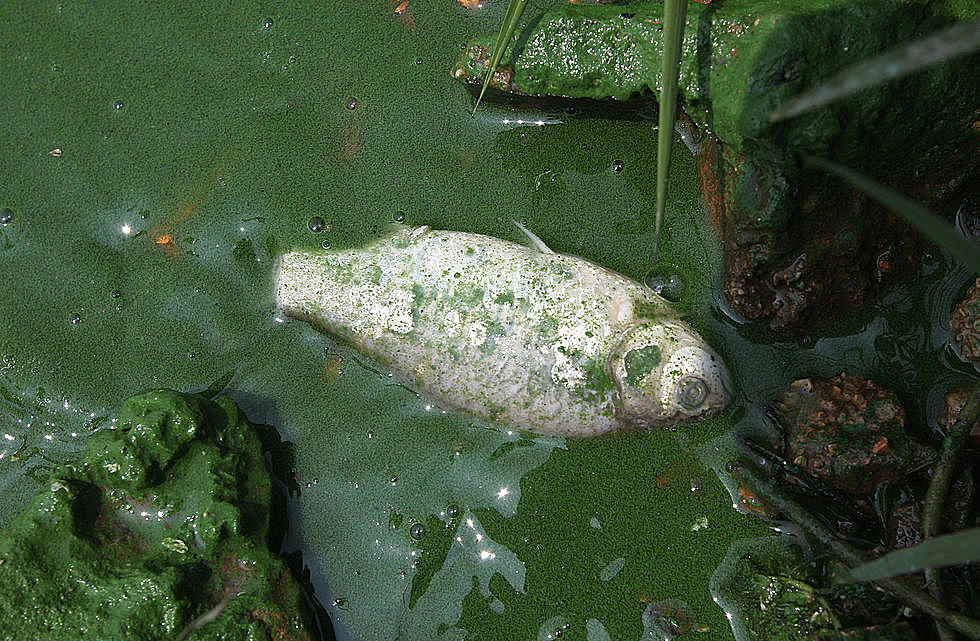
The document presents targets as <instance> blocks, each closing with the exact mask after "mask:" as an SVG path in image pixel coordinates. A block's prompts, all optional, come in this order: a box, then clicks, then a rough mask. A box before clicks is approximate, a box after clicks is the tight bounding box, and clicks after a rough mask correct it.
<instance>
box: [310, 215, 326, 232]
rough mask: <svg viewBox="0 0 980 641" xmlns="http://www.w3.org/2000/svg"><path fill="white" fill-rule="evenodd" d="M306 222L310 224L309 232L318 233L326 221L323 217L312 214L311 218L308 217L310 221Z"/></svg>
mask: <svg viewBox="0 0 980 641" xmlns="http://www.w3.org/2000/svg"><path fill="white" fill-rule="evenodd" d="M307 224H308V225H309V226H310V231H311V232H313V233H314V234H319V233H320V232H321V231H323V227H324V225H325V224H326V223H324V222H323V219H322V218H320V217H319V216H314V217H313V218H310V222H309V223H307Z"/></svg>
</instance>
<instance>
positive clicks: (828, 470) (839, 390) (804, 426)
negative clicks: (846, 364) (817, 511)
mask: <svg viewBox="0 0 980 641" xmlns="http://www.w3.org/2000/svg"><path fill="white" fill-rule="evenodd" d="M776 411H777V413H778V416H779V418H780V419H781V422H782V424H783V427H784V430H785V431H784V433H785V439H786V454H785V458H786V459H787V460H789V461H791V462H792V463H793V464H794V465H796V466H797V467H799V468H801V469H803V470H805V471H806V472H808V473H809V474H811V475H813V476H815V477H817V478H819V479H822V480H824V481H826V482H827V483H829V484H830V485H832V486H834V487H837V488H839V489H842V490H844V491H845V492H849V493H851V494H854V495H865V494H870V493H871V492H872V491H874V489H875V488H876V487H878V486H879V485H881V484H884V483H887V482H889V481H891V480H894V479H896V478H898V477H900V476H902V475H904V474H907V473H909V472H910V471H912V470H914V469H918V468H919V467H921V466H922V464H923V463H925V462H927V461H928V460H929V459H930V458H932V457H933V453H932V451H931V450H930V449H929V448H927V447H926V446H924V445H922V444H920V443H918V442H916V441H915V440H913V439H912V438H911V437H910V436H909V435H908V433H907V432H906V431H905V410H904V409H903V408H902V405H901V403H900V402H899V400H898V397H897V396H896V395H895V393H894V392H893V391H891V390H889V389H886V388H883V387H880V386H878V385H876V384H875V383H874V382H873V381H869V380H866V379H863V378H860V377H857V376H851V375H849V374H843V373H842V374H840V375H838V376H835V377H834V378H832V379H829V380H811V379H808V378H805V379H800V380H798V381H794V382H793V383H792V384H791V385H790V386H789V389H787V390H786V392H785V393H784V394H783V396H782V397H781V398H780V399H779V402H778V403H777V405H776Z"/></svg>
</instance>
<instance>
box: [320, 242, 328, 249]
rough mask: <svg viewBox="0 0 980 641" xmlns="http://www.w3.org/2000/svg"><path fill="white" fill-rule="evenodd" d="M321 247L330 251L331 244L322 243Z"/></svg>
mask: <svg viewBox="0 0 980 641" xmlns="http://www.w3.org/2000/svg"><path fill="white" fill-rule="evenodd" d="M320 247H323V248H324V249H330V243H329V242H327V241H323V242H322V243H320Z"/></svg>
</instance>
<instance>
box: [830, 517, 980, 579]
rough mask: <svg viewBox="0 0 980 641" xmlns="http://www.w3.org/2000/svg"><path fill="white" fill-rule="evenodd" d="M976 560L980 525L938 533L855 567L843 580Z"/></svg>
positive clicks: (881, 577) (883, 575)
mask: <svg viewBox="0 0 980 641" xmlns="http://www.w3.org/2000/svg"><path fill="white" fill-rule="evenodd" d="M974 561H980V528H972V529H969V530H963V531H962V532H956V533H954V534H946V535H943V536H937V537H936V538H934V539H928V540H926V541H923V542H922V543H919V544H918V545H914V546H912V547H910V548H904V549H901V550H895V551H894V552H890V553H888V554H886V555H885V556H883V557H881V558H880V559H875V560H874V561H871V562H870V563H865V564H864V565H859V566H858V567H856V568H854V569H853V570H851V571H850V572H848V574H847V576H846V577H844V581H843V582H845V583H852V582H854V583H856V582H860V581H877V580H878V579H886V578H888V577H891V576H899V575H900V574H908V573H909V572H918V571H919V570H922V569H923V568H929V567H932V568H942V567H947V566H950V565H961V564H963V563H973V562H974Z"/></svg>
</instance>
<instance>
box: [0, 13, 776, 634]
mask: <svg viewBox="0 0 980 641" xmlns="http://www.w3.org/2000/svg"><path fill="white" fill-rule="evenodd" d="M486 4H487V5H488V6H487V7H485V8H480V9H466V8H464V7H462V6H460V5H459V4H457V3H455V2H450V1H449V0H411V1H410V3H409V4H408V6H407V8H406V9H404V10H403V11H401V12H399V13H396V12H395V6H394V3H389V2H387V0H332V1H331V2H329V3H319V4H318V5H317V6H307V4H306V3H294V4H289V3H281V4H276V5H269V4H267V3H263V4H259V3H250V2H242V3H201V4H198V5H195V6H193V7H188V6H181V7H179V8H178V7H174V8H169V7H165V6H153V5H149V4H140V3H123V2H109V3H101V2H78V3H75V2H64V3H55V2H39V3H27V2H16V3H5V4H4V5H3V7H2V8H0V15H2V17H3V19H4V23H5V24H8V25H11V27H10V29H9V31H8V35H7V37H6V38H5V39H4V42H3V44H2V47H3V56H2V58H0V60H2V61H0V65H2V72H3V77H4V79H5V87H4V91H3V92H2V93H0V117H2V122H3V139H4V152H3V154H2V155H0V175H2V176H3V183H2V186H0V208H2V209H3V214H2V216H0V220H2V221H3V222H2V230H0V272H2V274H3V275H4V288H3V291H2V292H0V396H2V398H0V488H2V490H3V493H4V497H5V500H4V501H3V503H2V504H0V525H4V524H6V523H9V521H10V520H11V519H12V518H13V516H14V515H15V514H16V513H17V511H18V510H19V509H21V508H23V507H24V506H25V505H26V502H27V500H28V499H29V497H30V495H31V494H33V492H34V491H35V489H36V488H37V485H38V482H40V481H41V480H43V479H44V478H45V476H46V473H47V471H48V470H50V469H51V468H52V466H53V465H55V464H56V463H58V462H62V461H65V460H69V459H71V458H72V457H74V456H77V455H78V453H79V452H80V450H81V449H82V448H83V447H84V441H85V438H86V437H87V435H88V434H90V433H91V432H92V431H93V430H94V429H97V428H98V427H99V426H100V425H102V424H103V423H105V422H106V421H107V420H108V419H109V418H110V410H109V408H114V407H116V406H117V405H118V403H119V401H120V400H121V399H123V398H125V397H127V396H129V395H131V394H133V393H136V392H138V391H141V390H144V389H148V388H154V387H171V388H176V389H181V390H200V389H203V388H205V387H207V386H208V385H210V384H211V383H212V382H214V381H215V380H219V379H221V377H222V376H223V375H224V374H226V373H227V372H230V371H233V372H234V377H233V378H232V379H231V383H230V384H229V386H228V388H227V393H228V394H229V395H231V396H232V397H233V398H234V399H235V400H236V401H237V402H238V403H239V404H240V405H241V407H242V408H243V410H244V411H245V412H246V413H247V414H248V416H249V417H250V418H251V419H252V420H253V421H257V422H265V423H268V424H271V425H274V426H275V427H276V428H277V429H278V430H279V431H280V432H281V434H282V436H283V438H284V439H286V440H289V441H291V442H292V443H294V444H295V450H296V458H297V460H296V468H297V469H296V484H295V486H294V487H293V488H292V489H293V497H292V498H293V500H292V502H291V504H290V509H291V514H292V522H291V534H290V537H289V539H288V541H287V551H290V550H301V551H302V554H303V558H304V561H305V562H306V564H307V565H308V567H309V570H310V582H311V584H312V586H313V588H314V589H315V596H316V598H317V599H318V601H319V602H320V603H321V604H322V605H323V606H324V607H325V609H326V610H327V611H328V612H329V613H330V615H331V616H332V617H333V618H334V621H335V625H336V628H337V635H338V637H340V638H352V639H364V640H373V639H395V638H399V639H401V640H402V641H413V640H427V639H434V638H463V637H464V636H466V637H474V636H477V635H478V636H480V638H489V639H516V638H532V639H533V638H549V635H552V636H554V635H555V634H561V636H562V638H565V639H586V638H588V639H593V640H595V639H603V638H614V639H630V638H638V637H640V635H641V634H643V633H644V620H643V613H644V611H645V610H646V609H647V608H648V606H649V605H650V604H651V603H658V602H664V601H670V600H679V601H683V602H684V603H686V604H687V607H688V608H689V609H690V616H691V617H693V620H694V622H695V624H696V626H698V627H703V628H706V629H707V631H706V632H704V633H701V634H698V635H697V636H698V638H699V639H727V638H731V632H730V630H729V627H728V624H727V621H726V619H725V615H724V612H722V611H721V610H720V609H719V608H718V607H717V606H716V605H714V604H713V603H712V601H711V599H710V595H709V593H708V580H709V578H710V576H711V575H712V573H713V572H714V570H715V568H716V567H717V565H718V564H719V563H720V562H721V561H722V559H723V558H724V557H725V553H726V551H727V549H728V547H729V545H730V543H731V542H732V541H734V540H736V539H739V538H742V537H746V536H757V535H759V534H760V533H762V530H763V528H762V526H761V525H760V524H759V523H758V522H756V521H754V520H752V519H751V518H749V517H745V516H742V515H739V514H737V513H736V512H734V511H733V510H732V509H731V499H730V498H729V496H728V494H727V492H726V491H725V490H724V488H723V487H722V485H721V483H720V482H719V481H718V480H717V478H716V477H715V476H714V474H713V473H712V472H711V471H710V470H708V469H707V468H706V467H705V465H704V463H702V461H701V460H700V459H699V457H698V456H697V454H696V450H697V449H698V447H699V446H700V445H701V444H704V443H707V442H709V441H710V440H711V439H713V438H715V437H717V436H719V435H720V434H722V433H724V432H725V431H726V430H727V429H728V428H729V427H730V425H731V422H730V420H729V419H727V418H724V417H723V418H721V419H717V420H714V421H712V422H707V423H703V424H699V425H696V426H692V427H690V428H685V429H684V430H682V431H681V432H679V433H678V434H676V435H675V434H671V433H668V432H656V431H655V432H648V433H638V434H631V435H627V436H624V437H620V438H612V439H601V440H595V441H568V442H566V441H562V440H558V439H549V438H541V437H528V436H527V435H522V434H519V433H511V432H508V431H506V430H499V429H495V428H491V427H488V426H486V425H480V424H475V423H472V422H469V421H464V420H461V419H460V418H458V417H456V416H454V415H452V414H447V413H444V412H442V411H441V410H439V409H438V408H433V407H431V406H429V405H427V404H426V401H425V400H424V399H420V398H418V397H417V396H415V395H414V394H412V393H411V392H410V391H408V390H406V389H404V388H402V387H400V386H398V385H395V384H393V382H392V380H391V379H390V378H389V377H388V376H387V374H386V373H385V372H382V371H377V370H376V368H375V367H374V366H373V365H372V364H371V363H369V362H366V361H363V360H361V359H359V358H358V357H356V355H355V354H353V353H351V352H350V351H349V350H348V349H347V348H345V347H343V346H339V345H336V344H335V343H333V342H332V341H330V340H329V339H328V338H325V337H323V336H321V335H320V334H317V333H316V332H314V331H313V330H312V329H310V328H309V327H308V326H306V325H305V324H302V323H297V322H286V321H285V320H284V319H283V318H281V317H280V316H279V315H278V314H277V313H276V310H275V309H274V305H273V300H272V280H271V267H272V262H273V260H274V257H275V256H276V255H277V254H278V253H279V252H281V251H283V250H285V249H290V248H301V247H302V248H312V247H316V246H319V245H327V246H331V247H342V246H354V245H358V244H360V243H363V242H365V241H367V240H368V239H370V238H373V237H375V236H376V235H377V234H378V233H379V232H380V231H382V230H383V228H384V226H385V225H386V224H388V223H389V221H391V220H393V219H401V218H404V220H405V222H408V223H411V224H429V225H432V226H433V227H437V228H446V229H460V230H466V231H474V232H481V233H488V234H492V235H496V236H500V237H504V238H511V239H515V240H516V239H518V236H517V233H516V231H515V230H514V229H513V227H512V226H511V223H510V219H511V218H517V219H519V220H522V221H523V222H524V223H525V224H526V225H527V226H528V227H529V228H531V229H532V230H534V231H535V232H536V233H538V234H539V235H540V236H541V237H542V238H543V239H544V240H545V241H546V242H549V243H551V244H552V245H553V246H554V247H555V249H557V250H559V251H562V252H567V253H574V254H578V255H582V256H584V257H587V258H589V259H591V260H594V261H596V262H599V263H601V264H603V265H605V266H608V267H610V268H612V269H615V270H617V271H621V272H623V273H625V274H627V275H630V276H633V277H635V278H640V277H642V276H643V274H644V272H645V271H646V268H647V260H648V254H649V248H650V247H651V241H652V238H651V234H650V231H649V230H651V229H652V227H653V199H654V194H653V184H652V171H651V168H652V167H653V166H654V149H655V147H656V134H655V132H653V131H652V130H651V127H650V126H649V124H647V123H644V122H642V121H625V120H602V119H596V118H590V117H583V116H574V117H570V116H568V115H567V114H564V113H550V114H549V113H539V114H526V113H525V114H523V115H516V116H515V114H513V113H509V112H506V111H504V110H501V109H499V108H494V107H487V108H485V109H483V108H481V110H480V112H479V113H478V114H477V117H476V118H471V117H470V116H469V113H470V109H471V105H472V103H471V99H470V97H469V96H468V95H466V94H465V93H464V92H463V91H462V90H461V89H460V88H459V86H458V85H456V84H455V83H454V82H453V81H452V80H451V79H450V77H449V71H450V69H451V68H452V66H453V64H454V63H455V62H456V60H457V58H458V57H459V55H460V53H461V51H462V50H461V47H462V46H463V45H464V44H465V43H466V42H467V41H469V40H470V39H471V38H472V37H473V36H475V35H477V34H481V33H487V32H490V31H492V30H493V29H494V28H495V25H496V24H497V23H498V22H497V21H498V20H499V19H500V17H501V14H502V12H503V10H504V7H503V6H502V5H503V3H500V2H495V3H486ZM491 5H492V6H491ZM515 118H516V119H520V120H522V121H523V122H516V121H515ZM528 121H529V122H528ZM675 157H677V158H684V154H683V153H682V151H681V150H680V149H678V151H677V153H676V154H675ZM694 182H695V181H694V174H693V164H692V163H691V162H690V160H689V159H684V160H683V162H681V163H680V164H679V166H678V167H677V168H676V169H675V177H674V181H673V184H674V189H675V192H676V194H675V195H676V201H675V202H674V204H673V209H672V211H670V212H668V214H669V216H670V221H671V222H670V223H669V228H668V229H667V231H666V235H665V239H664V244H665V248H664V251H663V253H662V255H663V260H664V261H665V262H667V263H669V264H672V265H674V266H675V267H676V269H677V270H678V271H680V272H681V273H682V274H684V276H685V283H686V285H687V290H686V294H685V297H684V299H683V300H682V302H681V305H682V306H683V307H685V308H686V309H688V310H690V311H691V313H692V320H693V322H694V324H695V325H696V326H699V327H700V328H701V329H704V320H705V317H706V314H707V311H708V309H709V302H710V300H711V298H712V297H713V295H714V294H713V292H714V291H715V290H714V289H713V280H714V277H715V276H714V270H713V269H712V268H711V267H710V265H711V264H712V263H711V260H712V257H713V256H714V250H713V249H712V247H711V245H710V243H709V242H708V240H707V236H706V234H705V230H704V227H703V225H702V223H701V222H700V221H701V214H700V213H699V208H698V194H697V193H696V187H695V186H694ZM314 217H319V218H320V220H319V221H317V220H314V221H312V224H311V218H314ZM314 229H316V230H318V231H314ZM706 335H707V337H708V339H709V340H716V336H715V335H714V334H713V333H712V332H711V331H706ZM722 351H723V352H724V351H725V349H724V347H723V346H722ZM692 482H693V485H694V486H695V488H696V491H692ZM705 524H706V525H707V527H704V525H705ZM670 602H671V603H673V601H670ZM649 623H650V622H649V620H648V621H647V627H649Z"/></svg>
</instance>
